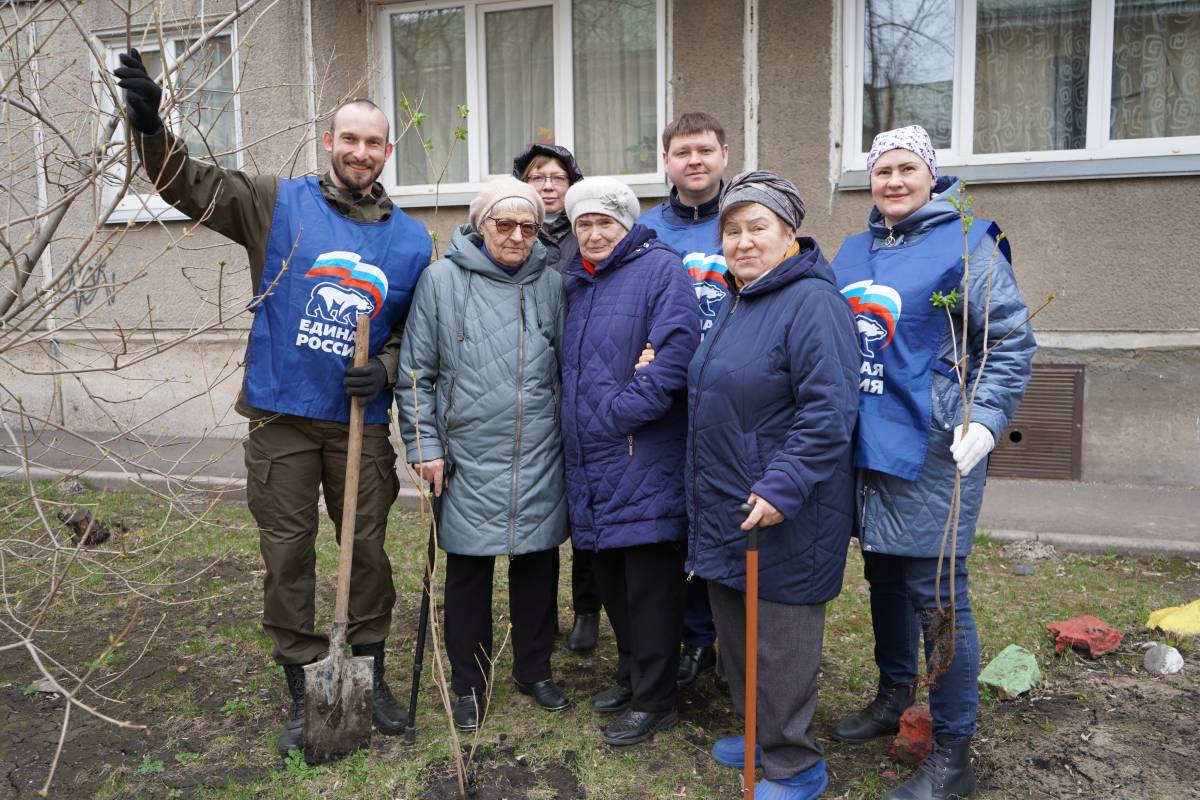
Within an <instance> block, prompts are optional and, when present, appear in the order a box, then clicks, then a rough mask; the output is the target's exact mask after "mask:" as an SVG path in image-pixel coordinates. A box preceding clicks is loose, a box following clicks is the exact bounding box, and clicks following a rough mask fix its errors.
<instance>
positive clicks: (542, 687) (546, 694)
mask: <svg viewBox="0 0 1200 800" xmlns="http://www.w3.org/2000/svg"><path fill="white" fill-rule="evenodd" d="M513 683H515V684H516V685H517V691H518V692H520V693H521V694H527V695H529V696H530V697H532V698H533V699H534V700H536V701H537V704H538V705H539V706H541V707H542V708H544V709H546V710H547V711H562V710H563V709H564V708H566V707H567V706H569V705H571V701H570V700H568V699H567V696H566V695H565V694H563V690H562V689H560V688H558V684H556V683H555V682H554V679H553V678H546V680H544V681H538V682H537V683H521V682H520V681H519V680H517V679H516V678H513Z"/></svg>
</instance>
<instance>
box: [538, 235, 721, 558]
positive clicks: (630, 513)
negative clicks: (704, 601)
mask: <svg viewBox="0 0 1200 800" xmlns="http://www.w3.org/2000/svg"><path fill="white" fill-rule="evenodd" d="M563 288H564V289H565V291H566V294H567V319H566V324H565V327H564V331H563V359H562V378H563V381H562V384H563V400H562V433H563V449H564V452H565V455H566V464H567V505H568V508H569V510H570V514H571V535H572V537H573V539H574V544H575V546H576V547H578V548H582V549H595V550H599V549H609V548H614V547H630V546H633V545H639V544H650V543H653V542H664V541H678V540H681V539H683V538H685V537H686V535H687V513H686V511H685V509H684V501H683V457H684V448H685V436H686V429H687V420H686V398H685V394H686V387H687V365H688V361H690V360H691V357H692V354H693V353H694V352H695V351H696V345H697V344H698V343H699V341H700V312H699V309H698V308H697V306H696V295H695V293H694V292H693V291H692V282H691V279H690V278H688V275H687V272H686V271H685V270H684V269H683V263H682V262H681V261H680V258H679V256H678V254H676V253H675V251H674V250H672V249H671V248H670V247H668V246H667V245H665V244H663V243H662V242H660V241H658V239H657V237H656V235H655V233H654V231H652V230H650V229H649V228H646V227H644V226H642V225H634V226H633V229H632V230H631V231H630V232H629V233H628V234H626V236H625V238H624V239H622V240H621V241H620V242H619V243H618V244H617V246H616V248H615V249H614V250H613V252H612V254H611V255H610V256H609V257H608V258H607V259H606V260H605V261H603V262H601V263H600V264H597V265H596V274H595V276H594V277H593V276H592V275H589V274H588V272H587V270H586V269H584V266H583V263H582V260H581V257H580V256H578V255H576V257H575V258H574V259H573V260H572V261H571V263H570V265H569V266H568V267H567V269H566V272H565V273H564V275H563ZM646 342H651V343H652V344H653V345H654V349H655V359H654V362H653V363H652V364H651V365H650V366H648V367H646V368H645V369H643V370H641V371H639V372H637V373H636V374H635V373H634V369H633V365H634V364H636V363H637V360H638V355H639V354H640V353H641V351H642V348H643V347H644V345H645V343H646Z"/></svg>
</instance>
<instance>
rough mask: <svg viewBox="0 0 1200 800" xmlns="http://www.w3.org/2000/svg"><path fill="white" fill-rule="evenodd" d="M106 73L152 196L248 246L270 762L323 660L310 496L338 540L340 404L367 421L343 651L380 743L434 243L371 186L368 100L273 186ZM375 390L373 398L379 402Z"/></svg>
mask: <svg viewBox="0 0 1200 800" xmlns="http://www.w3.org/2000/svg"><path fill="white" fill-rule="evenodd" d="M120 59H121V67H119V68H118V69H116V70H115V75H116V76H117V78H119V79H120V80H119V85H120V86H121V88H123V89H125V101H126V110H127V112H128V116H129V124H130V127H131V129H132V130H131V136H132V138H133V140H134V143H135V145H136V146H137V149H138V153H139V154H140V156H141V160H142V164H143V166H144V167H145V169H146V174H147V175H148V176H149V177H150V179H151V180H152V181H154V183H155V185H156V188H157V189H158V191H159V193H160V194H161V195H162V197H163V199H164V200H166V201H167V202H169V203H171V204H172V205H173V206H174V207H175V208H178V209H179V210H180V211H182V212H183V213H185V214H187V215H188V216H189V217H191V218H192V219H195V220H200V221H202V222H203V224H204V225H205V226H206V227H208V228H211V229H212V230H214V231H216V232H218V233H220V234H223V235H225V236H227V237H229V238H230V239H232V240H233V241H235V242H237V243H238V244H240V245H242V246H243V247H245V248H246V254H247V256H248V257H249V267H250V279H251V281H252V283H253V290H254V292H255V293H256V295H257V296H256V297H255V298H254V301H253V302H252V304H251V309H252V310H253V311H254V321H253V323H252V325H251V329H250V341H249V345H248V346H247V348H246V375H245V379H244V381H243V383H242V391H241V394H240V395H239V396H238V400H237V406H236V408H237V410H238V412H239V413H241V414H242V415H244V416H246V417H247V418H249V420H250V435H249V438H248V439H247V440H246V442H245V448H246V471H247V473H248V474H247V480H246V499H247V504H248V505H249V507H250V512H251V513H252V514H253V515H254V519H255V521H256V522H257V523H258V528H259V545H260V549H261V551H262V554H263V562H264V564H265V566H266V576H265V578H264V586H263V628H264V630H266V632H267V635H268V636H270V637H271V640H272V641H273V642H274V644H275V648H274V649H275V652H274V656H275V660H276V661H277V662H278V663H280V664H282V665H283V668H284V672H285V674H286V676H287V685H288V691H289V693H290V694H291V697H292V707H291V712H290V714H289V717H288V721H287V724H286V725H285V727H284V729H283V732H282V733H281V734H280V737H279V743H278V749H279V752H280V754H281V755H284V756H286V755H287V753H288V751H289V750H291V749H302V748H303V747H304V669H303V665H304V664H309V663H311V662H313V661H316V660H317V659H318V658H321V657H322V656H324V655H325V652H326V650H327V649H328V639H327V637H326V636H324V635H322V634H318V633H317V632H316V631H315V630H314V624H313V612H314V606H315V601H314V594H315V589H316V576H315V572H314V565H315V561H316V554H315V543H316V537H317V497H318V493H319V491H320V489H321V487H322V486H323V487H324V490H325V503H326V506H327V507H328V509H329V516H330V517H331V518H332V520H333V523H334V525H335V527H336V528H338V529H339V534H340V528H341V517H342V501H343V497H342V493H343V487H344V481H345V474H346V455H347V444H348V438H349V437H348V431H349V427H348V424H347V423H348V420H349V416H350V403H351V402H352V398H354V397H358V398H361V401H362V404H363V410H364V414H365V422H366V425H365V426H364V436H363V463H364V464H365V465H366V468H364V469H363V470H362V472H361V478H360V480H359V486H358V517H357V519H358V523H357V525H356V527H355V531H354V563H353V568H352V569H353V581H352V583H351V586H350V609H349V622H350V624H349V630H348V632H347V638H348V640H349V642H350V646H351V649H352V651H353V652H354V654H355V655H370V656H372V657H373V658H374V662H375V672H374V706H373V709H372V718H373V720H374V722H375V725H376V727H377V728H378V729H379V730H380V731H381V732H382V733H386V734H392V735H394V734H398V733H400V731H401V730H403V729H404V726H405V724H406V722H407V720H406V716H405V713H404V711H403V709H402V708H401V706H400V704H399V703H398V702H397V701H396V699H395V698H394V697H393V696H392V694H391V692H390V691H389V689H388V686H387V684H386V683H385V682H384V680H383V674H384V668H383V660H384V659H383V656H384V640H385V639H386V637H387V634H388V630H389V628H390V627H391V614H392V606H393V605H395V601H396V593H395V589H394V588H393V585H392V570H391V565H390V563H389V562H388V557H387V554H386V552H385V551H384V547H383V545H384V534H385V532H386V525H387V514H388V510H389V508H390V507H391V505H392V502H393V501H394V500H395V499H396V494H397V492H398V491H399V481H398V479H397V477H396V472H395V463H396V454H395V451H394V450H393V449H392V445H391V442H390V440H389V438H388V416H389V412H390V408H391V404H392V392H391V388H390V384H394V383H395V380H396V365H397V356H398V353H399V347H400V335H401V333H402V332H403V330H404V322H405V319H406V317H407V316H408V308H409V303H410V301H411V299H412V293H413V290H414V288H415V287H416V283H417V279H418V278H419V277H420V274H421V272H422V270H424V269H425V267H426V266H427V265H428V263H429V256H430V252H431V249H432V242H431V241H430V237H429V234H428V233H427V232H426V231H425V228H424V226H422V225H421V224H420V223H418V222H416V221H415V220H413V219H412V218H411V217H409V216H407V215H406V214H404V212H402V211H400V210H399V209H398V208H396V207H395V206H393V205H392V201H391V200H390V199H389V198H388V196H387V193H386V192H385V191H384V189H383V187H382V186H381V185H380V184H379V183H378V182H377V180H376V179H377V178H378V177H379V174H380V172H382V170H383V166H384V163H385V162H386V161H387V159H388V157H389V156H390V155H391V152H392V144H391V142H390V140H389V125H388V120H387V117H386V116H384V114H383V112H382V111H380V110H379V108H378V107H377V106H376V105H375V104H374V103H372V102H370V101H369V100H353V101H350V102H348V103H345V104H343V105H342V106H340V107H339V108H338V109H337V110H336V111H335V112H334V114H333V116H332V118H331V119H330V125H329V130H327V131H325V134H324V136H323V137H322V140H323V143H324V147H325V151H326V152H327V153H328V154H329V171H328V172H326V173H325V175H323V176H321V177H320V178H317V177H315V176H309V177H303V178H293V179H281V178H276V177H274V176H269V175H259V176H253V175H247V174H246V173H243V172H239V171H237V170H225V169H221V168H219V167H216V166H212V165H210V164H204V163H202V162H199V161H193V160H191V159H189V158H188V155H187V147H186V146H185V145H184V144H183V142H182V141H180V140H179V139H178V138H176V137H175V136H173V135H172V134H171V133H170V132H169V131H167V130H166V129H165V127H164V126H163V124H162V121H161V120H160V119H159V115H158V112H159V102H160V100H161V98H162V90H161V88H160V87H159V86H158V84H156V83H155V81H154V80H153V79H152V78H151V77H150V75H149V74H148V73H147V72H146V68H145V66H144V65H143V64H142V60H141V57H140V56H139V55H138V52H137V51H136V50H134V51H132V52H130V53H123V54H122V55H121V56H120ZM360 314H367V315H369V316H370V318H371V358H370V360H369V361H368V364H367V366H365V367H359V368H355V367H353V366H349V365H351V364H352V363H353V362H352V357H353V351H354V327H355V322H356V319H357V317H358V316H359V315H360ZM385 389H386V390H387V391H384V390H385Z"/></svg>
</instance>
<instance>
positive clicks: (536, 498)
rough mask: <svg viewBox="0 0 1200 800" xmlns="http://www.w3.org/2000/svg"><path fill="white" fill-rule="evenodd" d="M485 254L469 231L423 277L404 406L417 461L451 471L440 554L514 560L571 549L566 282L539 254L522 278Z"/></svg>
mask: <svg viewBox="0 0 1200 800" xmlns="http://www.w3.org/2000/svg"><path fill="white" fill-rule="evenodd" d="M482 247H483V237H482V236H480V235H479V234H478V233H477V232H475V230H474V229H473V228H471V226H469V225H463V226H461V227H459V229H458V230H457V231H455V233H454V236H453V237H452V238H451V240H450V247H449V249H448V250H447V251H446V255H445V256H444V257H442V258H440V259H438V260H437V261H435V262H434V263H433V264H431V265H430V266H429V268H428V269H426V270H425V272H424V274H423V275H422V276H421V280H420V282H419V283H418V284H417V290H416V294H415V295H414V297H413V303H412V310H411V311H410V312H409V315H408V323H407V325H406V326H405V329H404V341H403V344H402V345H401V348H400V371H399V377H398V379H397V381H396V405H397V407H398V408H399V409H400V430H401V435H402V436H403V438H404V445H405V451H406V455H407V458H408V461H409V462H410V463H416V462H417V461H431V460H433V459H436V458H445V460H446V463H447V465H453V469H454V472H453V475H452V476H451V478H450V480H449V483H448V485H447V488H446V490H445V492H444V493H443V495H442V497H443V502H442V520H441V529H440V536H439V540H440V541H439V543H440V545H441V547H442V549H443V550H445V551H446V552H449V553H456V554H459V555H470V556H496V555H510V556H511V555H519V554H521V553H532V552H537V551H540V550H547V549H550V548H552V547H557V546H558V545H559V544H561V543H562V542H563V541H564V540H565V539H566V538H567V504H566V496H565V493H564V487H563V480H564V479H563V451H562V436H561V435H560V433H559V425H558V413H559V411H558V409H559V395H560V392H561V384H560V378H559V353H560V352H561V337H562V326H563V315H564V313H565V303H564V300H563V291H562V277H561V276H560V275H559V274H558V273H557V272H556V271H555V270H553V269H546V268H545V265H546V250H545V248H544V247H543V246H542V244H541V243H540V242H538V243H535V244H534V249H533V251H532V252H531V253H530V256H529V258H528V259H527V260H526V261H525V263H524V264H523V265H522V266H521V268H520V270H518V271H517V272H516V274H515V275H509V274H507V273H506V272H505V271H504V270H502V269H500V267H498V266H496V264H494V263H493V262H492V261H491V259H489V258H488V257H487V255H485V254H484V252H483V250H482ZM414 383H415V389H414ZM418 412H419V422H420V425H419V428H420V436H419V445H420V446H419V448H418V435H417V430H418V424H417V423H418Z"/></svg>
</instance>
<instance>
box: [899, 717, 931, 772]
mask: <svg viewBox="0 0 1200 800" xmlns="http://www.w3.org/2000/svg"><path fill="white" fill-rule="evenodd" d="M932 749H933V719H932V718H931V717H930V716H929V709H927V708H925V707H924V706H909V707H908V708H906V709H905V710H904V713H903V714H901V715H900V733H898V734H897V735H896V738H895V740H893V741H892V744H891V746H889V747H888V755H889V756H891V757H892V758H893V759H895V760H896V761H899V762H900V763H901V764H907V765H909V766H910V767H915V766H916V765H918V764H920V763H921V762H922V761H924V760H925V757H926V756H928V755H929V751H930V750H932Z"/></svg>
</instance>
